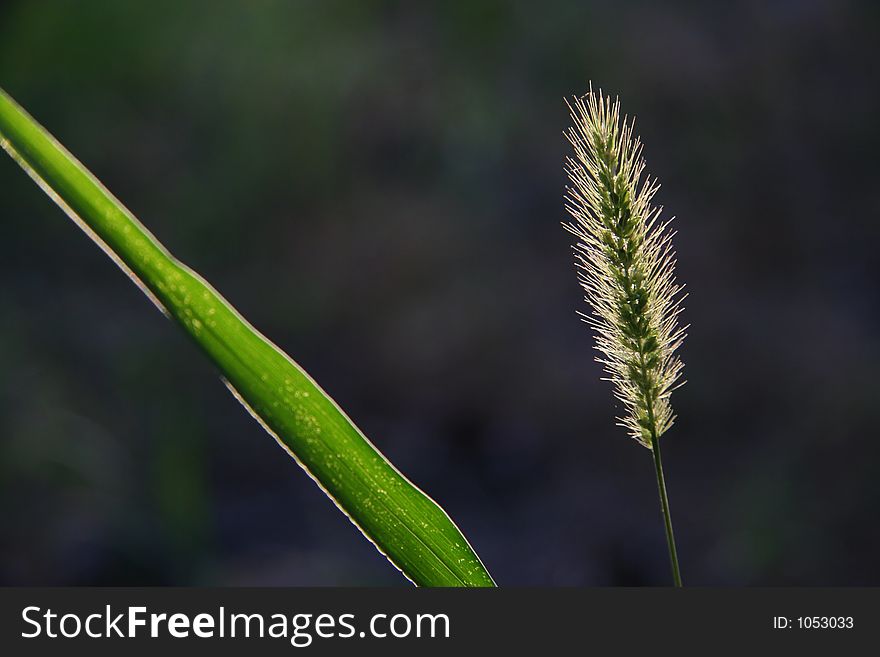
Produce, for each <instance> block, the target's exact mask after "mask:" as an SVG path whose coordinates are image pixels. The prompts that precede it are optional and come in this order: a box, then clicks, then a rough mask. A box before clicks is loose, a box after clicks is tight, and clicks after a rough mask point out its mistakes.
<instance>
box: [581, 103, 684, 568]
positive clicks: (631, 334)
mask: <svg viewBox="0 0 880 657" xmlns="http://www.w3.org/2000/svg"><path fill="white" fill-rule="evenodd" d="M568 107H569V111H570V113H571V118H572V120H573V122H574V126H573V127H572V128H570V129H569V130H568V131H567V132H566V137H567V138H568V140H569V141H570V142H571V145H572V146H573V147H574V155H573V156H570V157H568V158H567V161H566V166H565V169H566V173H567V174H568V178H569V181H570V185H569V186H568V187H567V191H566V195H565V205H566V209H567V211H568V212H569V214H570V215H571V217H572V219H571V221H570V222H569V223H566V224H564V226H565V228H566V229H567V230H568V231H569V232H571V233H572V234H573V235H574V236H575V238H576V243H575V245H574V256H575V264H576V268H577V274H578V280H579V282H580V284H581V285H582V286H583V288H584V291H585V293H586V295H585V299H586V301H587V303H588V304H589V306H590V307H591V308H592V312H591V313H589V314H583V313H581V315H582V317H583V318H584V320H585V321H586V322H587V323H589V324H590V326H591V327H592V328H593V330H594V332H595V335H596V349H598V351H599V352H600V355H599V356H598V357H597V360H598V361H599V362H600V363H602V364H603V365H604V366H605V370H606V372H607V374H608V377H607V378H608V380H610V381H611V382H612V384H613V385H614V392H615V395H616V397H617V398H618V399H619V400H620V401H621V403H622V404H623V408H624V411H625V412H624V414H623V415H622V416H621V417H619V418H618V420H619V423H620V424H621V425H622V426H623V427H625V428H626V429H627V431H628V432H629V434H630V435H631V436H632V437H633V438H635V439H636V440H637V441H638V442H639V443H640V444H642V445H644V446H645V447H647V448H648V449H650V450H651V451H652V452H653V453H654V462H655V469H656V474H657V483H658V486H659V488H660V498H661V506H662V509H663V515H664V519H665V521H666V529H667V539H668V542H669V550H670V558H671V560H672V566H673V575H674V579H675V581H676V584H679V585H680V575H679V574H678V560H677V556H676V552H675V542H674V539H673V536H672V524H671V520H670V517H669V508H668V499H667V496H666V485H665V481H664V478H663V468H662V464H661V461H660V441H659V439H660V437H661V436H662V435H663V434H664V433H666V431H667V430H668V429H669V428H670V427H671V426H672V423H673V422H674V420H675V416H674V414H673V412H672V406H671V404H670V395H671V393H672V391H673V390H674V389H675V388H676V387H678V386H679V385H681V371H682V363H681V360H680V359H679V358H678V356H677V355H676V350H677V349H678V347H679V346H680V345H681V343H682V340H684V337H685V330H686V328H687V327H680V326H679V323H678V315H679V313H680V311H681V301H682V299H683V298H684V296H683V294H682V286H679V285H678V284H677V283H676V281H675V276H674V268H675V253H674V251H673V249H672V237H673V235H674V233H673V232H672V231H671V230H670V229H669V221H670V220H662V219H661V218H660V213H661V208H660V207H658V206H656V205H654V204H653V203H652V200H653V198H654V195H655V193H656V192H657V190H658V189H659V187H660V185H659V184H658V183H657V181H656V180H655V179H652V178H650V177H649V176H647V175H643V173H644V168H645V162H644V159H643V158H642V144H641V142H640V140H639V138H638V137H637V136H635V135H634V134H633V126H634V120H628V119H627V118H626V117H625V116H624V117H621V115H620V103H619V101H618V100H616V99H615V100H614V101H612V100H611V98H609V97H608V96H605V95H603V94H602V92H601V91H599V92H598V93H594V92H593V90H592V86H591V87H590V91H589V93H587V95H586V96H583V97H580V98H577V97H576V98H574V99H572V101H571V102H569V103H568Z"/></svg>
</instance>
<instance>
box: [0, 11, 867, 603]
mask: <svg viewBox="0 0 880 657" xmlns="http://www.w3.org/2000/svg"><path fill="white" fill-rule="evenodd" d="M878 41H880V4H878V3H874V2H866V3H863V4H855V3H852V2H846V1H837V2H832V1H830V0H829V1H822V0H790V1H765V0H754V1H752V2H732V3H705V2H696V1H694V2H683V3H678V4H671V3H658V2H653V1H645V2H614V1H608V2H591V3H587V2H558V1H555V0H542V1H541V2H528V3H527V2H521V3H507V2H485V1H482V2H437V3H415V2H412V3H410V2H355V1H349V2H327V1H317V0H316V1H313V2H254V3H231V2H204V3H199V2H155V1H154V2H149V3H119V2H112V1H109V0H108V1H106V2H94V1H91V2H77V3H63V2H52V3H45V2H25V1H19V2H8V1H7V2H4V3H2V5H0V86H3V87H4V88H6V90H7V91H8V92H9V93H11V94H12V95H13V96H14V97H15V98H16V99H17V100H18V101H19V102H20V103H22V104H23V105H24V106H25V107H26V108H28V110H29V111H30V112H31V113H32V114H34V116H36V117H37V118H38V120H40V121H41V122H43V123H44V125H46V126H47V127H48V128H49V129H50V130H51V131H52V132H53V133H54V134H55V135H56V136H57V137H58V138H59V139H60V140H61V141H62V142H64V143H65V144H66V145H67V146H68V147H69V148H70V149H71V150H72V151H73V152H74V153H75V154H76V155H77V156H78V157H79V158H80V159H81V160H82V161H83V162H84V163H85V164H86V165H87V166H89V167H90V168H91V169H92V170H93V171H94V172H95V173H96V174H97V175H98V176H99V177H100V178H101V179H102V180H104V181H105V183H106V184H107V185H108V186H109V187H110V189H112V190H113V191H114V192H115V193H116V194H117V195H118V196H119V197H120V198H121V199H123V200H124V201H125V203H126V204H127V205H128V206H129V207H130V208H131V209H132V210H133V211H134V212H135V214H137V215H138V216H139V217H140V218H141V219H142V220H143V222H144V223H145V224H146V225H147V226H148V227H149V228H150V229H151V230H153V232H155V234H156V235H157V236H158V237H159V238H160V239H161V240H163V241H164V243H165V244H166V245H167V246H168V247H169V248H170V249H171V250H172V251H173V252H174V253H175V254H176V255H177V256H178V257H180V258H181V259H182V260H183V261H184V262H186V263H188V264H189V265H191V266H192V267H194V268H195V269H196V270H198V271H199V272H201V273H202V274H203V275H205V277H206V278H208V279H209V280H210V281H212V282H213V283H214V284H215V285H216V287H217V288H218V289H219V290H220V291H221V292H223V293H224V294H225V295H226V296H227V298H228V299H229V300H230V301H231V302H232V303H233V304H234V305H235V306H236V307H238V308H239V310H241V311H242V312H243V313H244V314H245V315H246V316H247V317H248V318H249V319H251V320H252V322H253V323H254V324H255V325H256V326H257V327H258V328H260V329H261V330H262V331H264V332H265V333H266V334H267V335H268V336H270V337H271V338H272V339H273V340H274V341H275V342H277V343H278V344H279V345H281V346H282V347H283V348H284V349H285V350H287V351H288V352H289V353H290V354H291V355H292V356H293V357H294V358H295V359H296V360H297V361H298V362H299V363H301V364H302V365H303V366H304V367H305V368H306V369H307V370H308V371H309V372H310V373H311V374H313V375H314V376H315V378H316V379H317V380H318V381H319V382H320V383H321V384H322V385H323V386H324V387H325V389H326V390H328V391H329V392H330V393H331V394H332V395H333V396H334V398H335V399H336V400H337V401H338V402H339V403H340V405H341V406H342V407H343V408H345V409H346V410H347V411H348V413H349V414H350V415H351V416H352V417H353V418H355V419H356V421H357V423H358V424H359V425H360V426H361V428H363V429H364V431H365V432H366V434H367V435H368V436H370V437H371V438H372V439H373V441H374V442H375V443H376V444H377V445H378V446H379V448H380V449H382V450H383V451H384V452H385V454H387V455H388V457H389V458H390V459H391V460H392V461H393V462H394V463H395V464H397V465H398V466H399V467H400V469H401V470H403V471H404V472H405V473H406V474H407V475H408V476H410V477H411V478H412V479H413V481H415V482H416V483H417V484H418V485H420V486H422V487H423V488H425V490H427V491H428V492H429V493H430V494H431V495H432V496H433V497H434V498H435V499H437V500H438V501H439V502H440V503H441V504H442V505H443V506H444V507H445V508H446V509H447V510H448V511H449V513H450V514H451V515H452V517H453V518H455V520H456V521H457V522H458V524H459V525H460V526H461V528H462V529H463V531H464V532H465V534H466V535H467V536H468V537H469V538H470V540H471V541H472V543H473V544H474V546H475V547H476V549H477V551H478V552H479V553H480V555H481V556H482V557H483V559H484V561H485V562H486V563H487V565H488V566H489V568H490V570H491V571H492V572H493V574H494V575H495V577H496V578H497V580H498V582H499V583H501V584H506V585H591V586H592V585H622V584H627V585H650V584H665V583H668V582H669V580H670V577H669V571H668V564H667V556H666V548H665V541H664V536H663V529H662V524H661V517H660V513H659V505H658V502H657V495H656V484H655V481H654V473H653V467H652V463H651V459H650V456H649V453H648V452H647V451H645V450H644V449H642V448H640V447H638V446H637V445H636V444H635V443H634V442H633V441H631V440H629V439H628V438H627V437H626V436H625V434H624V431H623V430H622V429H620V428H618V427H616V426H615V424H614V420H613V417H614V415H615V409H614V407H613V402H612V394H611V389H610V387H609V385H608V384H607V383H605V382H601V381H599V377H600V375H601V370H600V367H599V366H598V365H597V364H596V363H595V362H594V361H593V357H594V352H593V349H592V338H591V335H590V332H589V330H588V328H587V327H586V326H585V325H583V324H582V323H580V322H579V321H578V319H577V317H576V315H575V311H576V310H578V309H581V308H582V301H581V299H582V295H581V291H580V289H579V287H578V286H577V283H576V280H575V276H574V272H573V265H572V259H571V256H570V250H569V248H570V247H569V238H568V236H567V234H566V233H564V231H563V230H562V229H561V227H560V225H559V224H560V222H561V221H562V220H564V218H565V217H564V214H563V209H562V200H561V196H562V192H563V187H564V184H565V180H564V175H563V172H562V160H563V156H564V155H565V154H566V153H567V152H568V148H567V145H566V143H565V141H564V139H563V137H562V131H563V129H564V128H565V127H566V125H567V116H566V112H565V107H564V104H563V97H565V96H568V95H571V94H575V93H583V92H584V91H585V90H586V89H587V85H588V81H589V80H592V81H593V83H594V85H597V86H601V87H602V88H604V89H605V90H607V91H609V92H611V93H614V94H620V96H621V98H622V101H623V105H624V109H625V111H626V112H628V113H630V114H635V115H637V116H638V119H639V124H638V129H639V132H640V133H641V136H642V138H643V140H644V142H645V144H646V151H645V154H646V156H647V160H648V169H649V170H650V171H651V172H652V173H653V174H654V175H657V176H658V177H659V178H660V180H661V181H662V182H663V185H664V186H663V189H662V190H661V192H660V195H659V201H660V203H662V204H663V205H664V206H665V207H666V208H667V210H666V212H667V214H674V215H676V216H677V217H678V218H677V220H676V225H677V228H678V230H679V234H678V236H677V237H676V247H677V251H678V256H679V264H678V274H679V278H680V279H681V280H682V281H684V282H686V283H687V285H688V288H689V291H690V297H689V299H688V301H687V304H686V305H687V310H686V312H685V321H686V322H688V323H690V324H692V329H691V331H690V338H689V339H688V341H687V342H686V343H685V345H684V348H683V351H682V357H683V359H684V361H685V363H686V370H685V374H686V378H687V379H688V384H687V385H686V386H685V387H684V388H683V389H681V390H680V391H679V392H677V393H676V394H675V395H674V397H673V402H674V406H675V409H676V411H677V412H678V415H679V421H678V423H677V424H676V426H675V427H674V428H673V429H672V431H671V432H670V433H669V434H667V436H666V438H665V443H664V444H665V449H664V457H665V461H666V468H667V477H668V486H669V493H670V496H671V502H672V506H673V513H674V520H675V528H676V533H677V536H678V540H679V551H680V555H681V559H682V567H683V571H684V575H685V580H686V582H687V583H689V584H692V585H710V586H711V585H756V584H767V585H806V584H815V585H822V584H838V585H858V584H873V585H878V584H880V560H878V559H877V554H878V553H880V518H878V505H880V441H878V438H880V431H878V426H880V403H878V402H880V296H878V290H880V275H878V271H877V269H878V262H880V258H878V240H880V221H878V214H880V194H878V187H877V181H878V178H880V164H878V158H877V153H878V147H880V121H878V116H880V85H878V82H880V76H878V63H880V47H878ZM0 212H2V215H3V216H2V221H0V236H2V248H0V254H2V255H0V307H2V313H0V582H2V583H3V584H58V585H61V584H217V585H239V584H242V585H243V584H252V585H262V584H268V585H337V584H340V585H341V584H357V585H360V584H378V585H384V584H387V585H405V582H404V580H403V579H402V578H401V577H400V576H399V575H398V573H397V572H396V571H395V570H394V569H393V568H391V567H390V566H389V565H388V564H387V563H386V562H385V560H384V559H383V558H382V557H381V556H380V555H378V554H377V553H376V552H375V550H374V549H373V548H372V546H371V545H370V544H369V543H368V542H367V541H366V540H364V539H363V538H362V537H361V536H360V535H359V534H358V533H357V531H356V530H355V529H354V528H353V527H352V526H351V524H350V523H349V522H348V520H346V519H345V518H344V517H343V516H342V515H341V514H340V513H339V512H338V511H337V510H336V509H335V508H334V507H333V505H332V504H330V503H329V502H328V501H327V499H325V498H324V496H323V495H322V493H321V492H320V491H319V490H318V489H317V487H315V486H314V484H312V482H311V481H309V480H308V478H307V477H306V476H304V475H303V473H302V472H300V470H299V469H298V468H297V467H296V466H295V465H294V464H293V462H292V461H291V460H290V459H289V458H287V457H286V456H285V454H284V453H283V452H282V451H281V450H279V449H278V447H277V446H276V445H275V443H274V441H273V440H272V439H271V438H269V437H268V436H267V435H265V434H264V433H263V432H262V430H261V429H260V428H259V427H258V426H257V424H256V423H255V422H254V421H253V420H252V419H251V418H250V417H249V416H248V415H247V414H246V413H244V412H243V410H242V408H241V407H240V406H239V405H238V403H237V402H236V401H235V400H234V399H233V398H232V397H231V396H230V395H229V394H228V393H227V391H226V390H225V389H224V388H223V386H222V385H221V384H220V381H219V379H218V377H217V374H216V372H215V371H214V370H213V368H212V367H211V366H210V364H208V363H207V361H206V360H205V359H204V358H203V357H202V356H201V355H200V354H199V353H198V351H197V350H196V349H194V348H193V347H192V345H191V344H190V343H189V342H188V340H187V339H186V338H185V337H184V335H183V334H182V333H181V332H180V331H177V330H176V329H175V328H174V327H173V326H172V325H171V324H170V323H169V322H168V321H166V320H165V319H164V318H163V317H162V316H161V315H160V314H159V313H158V312H156V309H155V308H154V307H153V306H152V305H151V304H150V303H148V302H147V300H146V299H145V298H144V297H143V296H142V295H141V293H140V292H139V291H138V290H137V288H135V286H133V285H132V284H131V282H130V281H129V280H128V279H127V278H126V277H125V276H123V275H121V274H120V272H119V271H118V270H117V269H116V267H115V266H114V265H113V264H112V263H111V262H110V260H108V259H107V257H106V256H105V255H104V254H103V253H101V252H100V251H99V250H98V249H97V248H96V247H95V246H94V245H93V244H92V243H91V242H90V241H89V240H88V239H87V238H86V237H85V236H84V235H82V234H81V233H80V232H79V231H78V230H77V229H76V228H75V227H74V226H73V224H71V222H70V221H68V220H67V219H66V218H65V217H64V215H63V214H62V213H61V212H60V211H59V210H58V209H57V208H56V207H55V206H54V205H52V204H51V203H50V202H49V201H48V199H47V198H46V197H45V196H44V195H43V193H42V192H40V191H39V190H38V189H37V187H36V186H35V185H33V184H32V183H31V182H30V181H29V180H28V179H27V178H26V177H25V175H24V174H23V173H22V172H21V171H20V170H18V167H17V166H16V165H15V164H14V163H13V162H12V161H11V160H10V159H9V158H7V157H5V156H3V157H2V158H0Z"/></svg>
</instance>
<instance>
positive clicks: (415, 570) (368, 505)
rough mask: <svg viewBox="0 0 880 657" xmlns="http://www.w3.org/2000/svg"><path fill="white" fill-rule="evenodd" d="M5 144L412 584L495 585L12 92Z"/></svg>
mask: <svg viewBox="0 0 880 657" xmlns="http://www.w3.org/2000/svg"><path fill="white" fill-rule="evenodd" d="M0 146H2V147H3V149H4V150H6V151H7V152H8V153H9V154H10V155H11V156H12V157H13V159H15V160H16V161H17V162H18V163H19V164H20V165H21V166H22V168H23V169H24V170H25V171H26V172H27V173H28V174H29V175H30V176H31V178H33V179H34V181H35V182H36V183H37V184H38V185H39V186H40V187H41V188H42V189H43V190H44V191H45V192H46V193H47V194H48V195H49V196H50V197H51V198H52V200H53V201H55V202H56V203H57V204H58V205H59V206H60V207H61V208H62V209H63V210H64V211H65V213H66V214H67V215H68V216H69V217H70V218H71V219H73V220H74V221H75V222H76V223H77V224H78V225H79V226H80V228H82V229H83V230H84V231H85V232H86V233H87V234H88V235H89V236H90V237H91V238H92V239H93V240H94V241H95V242H96V243H97V244H98V245H99V246H100V247H101V248H102V249H104V251H105V252H106V253H107V254H108V255H109V256H110V257H111V258H112V259H113V260H114V261H115V262H116V263H117V264H118V265H119V266H120V267H121V268H122V269H123V271H125V272H126V273H127V274H128V275H129V276H130V277H131V279H132V280H133V281H134V282H135V283H137V284H138V286H139V287H140V288H141V289H142V290H143V291H144V293H145V294H146V295H147V296H148V297H149V298H150V299H151V300H152V301H153V302H154V303H155V304H156V305H157V306H158V307H159V308H160V309H161V310H162V311H163V312H164V313H165V314H166V315H167V316H168V317H170V318H171V319H172V320H174V321H176V322H177V323H178V324H179V325H180V326H181V327H182V328H183V329H184V330H185V331H186V332H187V333H188V334H189V335H190V336H191V337H192V339H193V340H194V341H195V342H196V344H198V345H199V347H200V348H201V349H202V351H204V353H205V354H207V356H208V357H209V358H210V359H211V360H212V361H213V362H214V363H215V364H216V366H217V367H218V368H219V369H220V371H221V372H222V375H223V378H224V381H225V382H226V385H227V386H228V387H229V389H230V391H232V393H233V394H234V395H235V397H236V398H237V399H238V400H239V401H240V402H241V403H242V404H243V405H244V406H245V407H246V408H247V409H248V411H250V413H251V414H252V415H253V416H254V417H255V418H256V419H257V421H259V422H260V424H262V425H263V427H264V428H265V429H266V431H268V432H269V433H270V434H271V435H272V436H274V437H275V439H276V440H277V441H278V444H279V445H281V446H282V447H283V448H284V449H285V450H286V451H287V452H288V453H289V454H290V455H291V456H292V457H293V458H294V459H295V460H296V461H297V463H299V464H300V466H302V468H303V469H304V470H305V471H306V472H307V473H308V474H309V476H311V477H312V479H314V481H315V482H316V483H317V484H318V485H319V486H320V487H321V488H322V489H323V490H324V492H326V493H327V495H328V497H330V499H331V500H333V501H334V502H335V504H336V505H337V506H338V507H339V509H340V510H341V511H342V512H343V513H345V514H346V515H347V516H348V517H349V519H350V520H351V521H352V522H353V523H354V524H355V525H356V526H357V527H358V528H359V529H360V530H361V531H362V532H363V533H364V535H365V536H366V537H367V538H368V539H369V540H370V541H371V542H372V543H373V544H374V545H375V546H376V547H377V548H378V549H379V551H380V552H382V553H383V554H385V555H386V556H387V557H388V559H389V560H390V561H391V562H392V563H393V564H394V565H395V566H397V568H399V569H400V570H401V572H402V573H403V574H404V575H405V576H406V577H407V578H409V579H410V580H411V581H413V582H414V583H415V584H418V585H421V586H494V582H493V580H492V577H491V576H490V575H489V573H488V572H487V570H486V568H485V567H484V566H483V564H482V562H481V561H480V559H479V557H478V556H477V555H476V553H475V552H474V551H473V549H472V548H471V546H470V545H469V543H468V542H467V540H466V539H465V537H464V536H463V535H462V533H461V532H460V531H459V529H458V528H457V527H456V526H455V524H454V523H453V522H452V520H451V519H450V518H449V516H448V515H447V514H446V513H445V512H444V511H443V509H441V508H440V507H439V506H438V505H437V504H436V503H435V502H434V501H433V500H431V499H430V498H429V497H428V496H427V495H425V494H424V493H423V492H422V491H420V490H419V489H418V488H417V487H416V486H414V485H413V484H412V483H411V482H410V481H409V480H408V479H406V477H404V476H403V475H402V474H401V473H400V472H399V471H398V470H397V469H396V468H395V467H394V466H393V465H391V463H389V462H388V461H387V460H386V459H385V457H384V456H383V455H382V454H381V453H380V452H379V451H378V450H377V449H376V448H375V447H374V446H373V445H372V444H371V443H370V442H369V440H367V438H366V437H365V436H364V435H363V433H361V431H360V430H359V429H358V428H357V427H356V426H355V425H354V423H353V422H352V421H351V420H350V419H349V418H348V417H347V416H346V415H345V413H344V412H343V411H342V410H341V409H340V408H339V407H338V406H337V405H336V403H335V402H334V401H333V400H332V399H331V398H330V397H329V396H328V395H327V394H326V393H325V392H324V391H323V390H321V388H320V387H319V386H318V385H317V384H316V383H315V382H314V381H313V380H312V379H311V377H309V375H308V374H306V372H304V371H303V370H302V368H300V367H299V366H298V365H297V364H296V363H295V362H293V360H291V359H290V358H289V357H288V356H287V355H286V354H285V353H284V352H282V351H281V350H280V349H279V348H278V347H276V346H275V345H274V344H272V343H271V342H270V341H269V340H267V339H266V338H265V337H264V336H263V335H261V334H260V333H259V332H258V331H257V330H256V329H254V328H253V327H252V326H251V325H250V324H248V322H247V321H246V320H245V319H244V318H243V317H242V316H241V315H239V314H238V313H237V312H236V311H235V309H233V308H232V306H230V305H229V303H227V302H226V301H225V300H224V299H223V297H221V296H220V295H219V294H218V293H217V291H216V290H214V289H213V288H212V287H211V286H210V285H209V284H208V283H207V282H206V281H205V280H203V279H202V278H201V277H200V276H199V275H198V274H196V273H195V272H193V271H192V270H191V269H189V268H188V267H186V266H185V265H183V264H182V263H180V262H179V261H177V260H176V259H175V258H174V257H173V256H172V255H171V254H170V253H169V252H168V251H167V250H166V249H165V248H164V247H163V246H162V245H161V244H160V243H159V242H158V241H157V240H156V238H155V237H153V236H152V235H151V234H150V233H149V231H147V230H146V228H144V226H142V225H141V223H140V222H139V221H138V220H137V219H135V217H134V216H133V215H132V214H131V213H130V212H129V211H128V210H127V209H126V208H125V207H124V206H123V205H122V204H121V203H120V202H119V201H118V200H117V199H116V198H114V197H113V195H112V194H110V192H109V191H107V190H106V189H105V188H104V186H103V185H101V183H100V182H99V181H98V180H97V179H96V178H95V177H94V176H93V175H92V174H90V173H89V172H88V171H87V170H86V169H85V167H83V166H82V165H81V164H80V163H79V162H78V161H77V160H76V159H75V158H74V157H73V156H72V155H71V154H70V153H68V152H67V150H65V149H64V147H63V146H61V145H60V144H59V143H58V142H57V141H56V140H55V139H54V138H53V137H52V136H51V135H49V133H48V132H46V130H44V129H43V128H42V127H41V126H40V125H39V124H38V123H37V122H36V121H35V120H34V119H33V118H32V117H31V116H30V115H28V114H27V113H26V112H25V111H24V110H23V109H22V108H21V107H19V106H18V105H17V104H16V103H15V101H13V100H12V99H11V98H10V97H9V96H8V95H7V94H6V93H5V92H4V91H3V90H2V89H0Z"/></svg>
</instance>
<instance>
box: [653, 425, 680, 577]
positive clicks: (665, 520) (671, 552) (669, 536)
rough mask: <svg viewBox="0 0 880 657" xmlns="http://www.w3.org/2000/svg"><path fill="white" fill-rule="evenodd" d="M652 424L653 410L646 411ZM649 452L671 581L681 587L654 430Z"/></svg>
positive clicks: (660, 460) (673, 536)
mask: <svg viewBox="0 0 880 657" xmlns="http://www.w3.org/2000/svg"><path fill="white" fill-rule="evenodd" d="M648 414H649V416H651V420H652V422H651V423H652V424H653V415H654V413H653V410H651V409H649V410H648ZM651 452H652V453H653V454H654V471H655V472H656V473H657V488H658V489H659V491H660V508H661V509H662V510H663V523H664V525H665V526H666V545H667V546H668V547H669V561H670V563H671V564H672V580H673V582H674V583H675V586H677V587H681V570H679V567H678V551H677V550H676V549H675V535H674V534H673V533H672V514H671V513H670V512H669V496H668V495H667V494H666V478H665V477H664V476H663V460H662V459H661V458H660V441H659V440H658V439H657V432H656V430H652V431H651Z"/></svg>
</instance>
